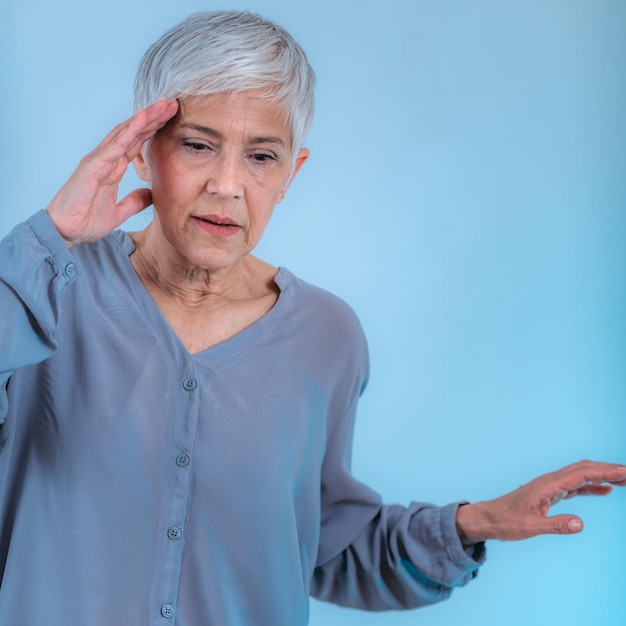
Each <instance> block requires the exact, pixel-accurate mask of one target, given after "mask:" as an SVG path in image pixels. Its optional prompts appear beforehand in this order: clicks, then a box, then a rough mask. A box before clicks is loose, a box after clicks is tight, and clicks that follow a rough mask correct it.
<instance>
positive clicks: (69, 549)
mask: <svg viewBox="0 0 626 626" xmlns="http://www.w3.org/2000/svg"><path fill="white" fill-rule="evenodd" d="M132 252H133V243H132V241H131V239H130V238H129V237H128V235H127V234H126V233H124V232H122V231H116V232H115V233H113V234H111V235H109V236H108V237H106V238H104V239H102V240H101V241H98V242H96V243H93V244H86V245H81V246H77V247H75V248H73V249H72V251H71V253H70V251H69V250H68V249H67V248H66V247H65V245H64V243H63V240H62V239H61V238H60V236H59V234H58V233H57V232H56V230H55V229H54V226H53V225H52V223H51V222H50V220H49V218H48V216H47V214H46V213H45V212H43V211H41V212H39V213H37V214H36V215H35V216H34V217H33V218H31V219H30V220H29V221H28V222H26V223H24V224H21V225H19V226H18V227H17V228H16V229H15V230H14V231H13V232H12V233H10V234H9V235H8V236H7V237H6V238H5V239H4V240H3V241H2V243H1V244H0V421H2V422H3V424H2V426H1V427H0V443H1V448H0V480H1V481H2V485H1V488H0V567H1V568H2V570H3V575H2V583H1V586H0V624H1V625H5V624H6V625H8V624H11V625H14V624H24V625H41V624H45V625H46V626H61V625H62V626H67V624H72V625H73V626H81V625H85V626H86V625H89V626H110V625H111V624H116V625H129V626H130V625H132V626H136V625H144V624H150V625H152V624H154V625H157V624H159V625H163V626H167V625H168V624H178V625H180V626H207V625H215V626H240V625H241V626H243V625H250V626H282V625H284V626H299V625H304V624H306V622H307V619H308V596H309V593H311V594H313V595H314V596H317V597H319V598H321V599H324V600H328V601H331V602H337V603H339V604H343V605H347V606H353V607H360V608H364V609H371V610H381V609H387V608H391V609H398V608H410V607H416V606H421V605H424V604H429V603H432V602H436V601H438V600H442V599H444V598H446V597H448V596H449V594H450V593H451V590H452V588H453V587H455V586H459V585H462V584H465V583H466V582H467V581H469V580H470V579H471V578H472V577H473V576H474V575H475V573H476V571H477V569H478V567H479V565H480V563H481V562H482V560H483V558H484V554H483V549H482V546H480V545H479V546H477V547H476V546H475V547H474V549H473V550H469V551H468V552H466V551H465V550H464V549H463V547H462V546H461V543H460V541H459V538H458V536H457V535H456V532H455V526H454V515H455V511H456V508H457V506H458V504H452V505H448V506H446V507H435V506H433V505H429V504H421V503H413V504H411V505H410V506H409V507H407V508H405V507H400V506H383V505H381V501H380V498H379V496H378V495H377V494H376V493H374V492H373V491H372V490H370V489H369V488H367V487H366V486H365V485H363V484H362V483H359V482H358V481H356V480H355V479H354V478H353V477H352V476H351V474H350V453H351V440H352V433H353V428H354V419H355V413H356V405H357V401H358V398H359V396H360V394H361V393H362V391H363V389H364V387H365V384H366V381H367V376H368V357H367V346H366V342H365V338H364V336H363V332H362V330H361V327H360V324H359V322H358V320H357V318H356V316H355V315H354V313H353V312H352V311H351V309H350V308H349V307H348V306H347V305H346V304H345V303H344V302H342V301H341V300H339V299H338V298H336V297H334V296H332V295H331V294H329V293H327V292H325V291H323V290H321V289H318V288H316V287H313V286H311V285H308V284H306V283H305V282H303V281H301V280H299V279H297V278H296V277H295V276H293V275H292V274H291V273H290V272H288V271H287V270H285V269H281V270H280V271H279V272H278V274H277V276H276V284H277V286H278V288H279V290H280V295H279V298H278V301H277V303H276V304H275V306H274V307H273V308H272V309H271V310H270V311H269V312H268V313H267V314H266V315H264V316H263V317H262V318H261V319H259V320H258V321H257V322H255V323H254V324H252V325H251V326H249V327H248V328H246V329H245V330H243V331H241V332H240V333H238V334H237V335H235V336H233V337H231V338H230V339H228V340H226V341H224V342H222V343H219V344H217V345H215V346H213V347H211V348H210V349H208V350H206V351H204V352H201V353H199V354H195V355H191V354H189V352H188V351H187V350H186V349H185V347H184V346H183V345H182V344H181V342H180V341H179V339H178V338H177V336H176V334H175V333H174V332H173V331H172V329H171V328H170V327H169V325H168V324H167V322H166V321H165V319H164V318H163V316H162V315H161V313H160V311H159V309H158V308H157V306H156V305H155V303H154V302H153V300H152V299H151V297H150V296H149V294H148V292H147V291H146V289H145V288H144V286H143V284H142V283H141V281H140V280H139V278H138V277H137V275H136V273H135V271H134V269H133V267H132V265H131V263H130V260H129V255H130V254H131V253H132ZM416 453H417V451H416Z"/></svg>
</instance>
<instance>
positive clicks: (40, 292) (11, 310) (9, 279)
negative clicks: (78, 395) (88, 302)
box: [0, 212, 78, 420]
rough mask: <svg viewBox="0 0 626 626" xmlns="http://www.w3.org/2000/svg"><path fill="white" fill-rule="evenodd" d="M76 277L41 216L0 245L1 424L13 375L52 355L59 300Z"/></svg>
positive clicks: (70, 259) (74, 268)
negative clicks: (18, 370)
mask: <svg viewBox="0 0 626 626" xmlns="http://www.w3.org/2000/svg"><path fill="white" fill-rule="evenodd" d="M77 274H78V269H77V265H76V263H75V261H74V258H73V257H72V255H71V254H70V253H69V252H68V250H67V247H66V246H65V244H64V243H63V240H62V239H61V237H60V236H59V234H58V233H57V232H56V230H55V229H54V226H53V225H52V223H51V222H50V220H49V219H48V218H47V217H46V215H45V214H44V213H43V212H40V213H38V214H36V215H35V216H33V218H31V220H29V221H28V222H25V223H23V224H20V225H19V226H18V227H16V228H15V229H14V230H13V231H12V232H11V233H10V234H9V235H7V237H5V238H4V239H3V240H2V242H0V319H1V320H2V324H0V346H2V349H1V350H0V385H1V389H0V420H1V419H2V418H3V416H4V414H5V412H6V406H4V405H5V404H6V398H5V397H4V393H3V391H4V388H5V386H6V382H7V380H8V379H9V377H10V376H11V374H12V373H13V371H15V370H16V369H19V368H20V367H24V366H27V365H32V364H34V363H39V362H41V361H43V360H45V359H46V358H48V357H49V356H51V355H52V354H53V353H54V351H55V350H56V343H55V331H56V326H57V323H58V319H59V315H60V300H61V297H62V295H63V293H64V292H65V289H66V287H67V285H69V284H70V283H71V282H73V281H74V280H75V278H76V276H77Z"/></svg>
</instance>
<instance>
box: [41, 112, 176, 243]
mask: <svg viewBox="0 0 626 626" xmlns="http://www.w3.org/2000/svg"><path fill="white" fill-rule="evenodd" d="M177 111H178V102H177V101H175V100H174V101H171V102H167V101H165V100H159V101H157V102H155V103H154V104H152V105H151V106H149V107H148V108H146V109H140V110H139V111H137V113H136V114H135V115H133V117H131V118H129V119H128V120H126V121H125V122H123V123H121V124H119V125H118V126H116V127H115V128H114V129H113V130H112V131H111V132H110V133H109V134H108V135H107V136H106V137H105V138H104V139H103V140H102V142H101V143H100V145H99V146H98V147H97V148H96V149H95V150H93V152H90V153H89V154H88V155H87V156H85V157H84V158H83V159H82V160H81V162H80V164H79V165H78V167H77V168H76V170H75V171H74V173H73V174H72V175H71V176H70V178H69V179H68V181H67V182H66V183H65V184H64V185H63V187H61V189H60V190H59V192H58V193H57V195H56V196H55V197H54V199H53V200H52V202H51V203H50V204H49V205H48V207H47V208H46V211H47V213H48V215H49V216H50V219H51V220H52V222H53V224H54V225H55V227H56V229H57V230H58V231H59V233H60V234H61V236H62V237H63V239H64V240H65V242H66V243H67V245H68V246H70V247H71V246H73V245H76V244H79V243H85V242H89V241H96V240H98V239H101V238H102V237H104V236H105V235H108V234H109V233H110V232H111V231H113V230H114V229H116V228H117V227H118V226H120V224H122V223H123V222H124V221H125V220H126V219H128V218H129V217H130V216H131V215H134V214H135V213H139V212H140V211H143V209H145V208H146V207H148V206H150V204H151V203H152V196H151V193H150V190H149V189H135V190H134V191H132V192H131V193H129V194H128V195H127V196H126V197H125V198H124V199H122V200H121V201H119V202H118V199H117V196H118V192H119V184H120V181H121V180H122V177H123V176H124V173H125V172H126V169H127V168H128V164H129V163H130V162H131V161H132V160H133V159H134V158H135V157H136V156H137V155H138V154H139V152H140V151H141V148H142V146H143V144H144V143H145V142H146V141H147V140H148V139H150V138H151V137H153V136H154V135H155V133H156V132H157V131H158V130H159V129H160V128H162V127H163V126H164V125H165V124H166V123H167V122H168V120H170V119H171V118H172V117H174V115H176V112H177Z"/></svg>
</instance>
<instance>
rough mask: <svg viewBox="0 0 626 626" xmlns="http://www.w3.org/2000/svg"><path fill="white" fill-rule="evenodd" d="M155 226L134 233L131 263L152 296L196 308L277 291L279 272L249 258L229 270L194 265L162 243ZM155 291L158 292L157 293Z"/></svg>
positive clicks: (253, 258) (165, 243) (237, 262)
mask: <svg viewBox="0 0 626 626" xmlns="http://www.w3.org/2000/svg"><path fill="white" fill-rule="evenodd" d="M156 230H157V229H155V228H154V224H151V225H149V226H148V227H147V228H146V229H145V230H143V231H142V232H139V233H131V235H130V236H131V238H132V240H133V242H134V243H135V251H134V252H133V254H132V256H131V262H132V264H133V266H134V268H135V271H136V272H137V274H138V275H139V277H140V278H141V280H142V281H143V282H144V284H145V285H146V287H147V288H148V290H149V291H150V292H151V293H152V294H153V295H157V294H158V295H160V296H162V297H163V296H165V297H167V298H173V299H175V300H176V301H177V302H178V304H179V305H183V306H186V307H189V308H197V307H204V306H211V305H218V306H219V305H221V304H224V302H225V301H230V302H232V301H240V300H248V299H251V298H255V297H258V296H259V295H262V293H267V292H268V290H269V291H272V292H273V291H275V289H276V287H275V285H274V282H273V279H274V276H275V274H276V269H275V268H273V267H271V266H269V265H267V264H266V263H263V262H262V261H260V260H259V259H256V258H255V257H252V256H250V255H246V256H245V257H242V258H240V259H238V260H237V261H236V262H235V263H234V264H233V265H231V266H229V267H226V268H217V269H207V268H203V267H197V266H195V265H193V264H191V263H190V262H189V261H188V260H187V259H185V258H184V257H182V256H181V255H179V254H178V253H177V252H176V250H174V249H173V248H172V247H171V246H170V245H169V243H168V242H162V241H159V240H158V239H159V237H158V233H156V232H155V231H156ZM155 292H156V293H155Z"/></svg>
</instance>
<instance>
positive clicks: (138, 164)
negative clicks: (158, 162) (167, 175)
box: [132, 144, 152, 183]
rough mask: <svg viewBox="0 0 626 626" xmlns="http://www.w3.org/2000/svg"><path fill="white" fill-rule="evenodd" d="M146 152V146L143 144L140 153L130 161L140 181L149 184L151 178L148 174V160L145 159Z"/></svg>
mask: <svg viewBox="0 0 626 626" xmlns="http://www.w3.org/2000/svg"><path fill="white" fill-rule="evenodd" d="M147 150H148V147H147V144H144V145H143V146H142V148H141V152H140V153H139V154H138V155H137V156H136V157H135V158H134V159H133V160H132V164H133V167H134V168H135V172H137V176H139V178H141V180H144V181H146V182H147V183H149V182H151V180H152V176H151V173H150V165H148V159H147V157H146V152H147Z"/></svg>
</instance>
